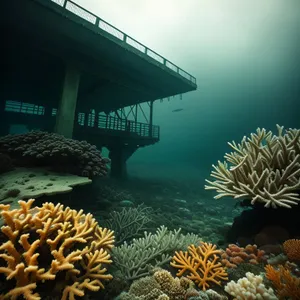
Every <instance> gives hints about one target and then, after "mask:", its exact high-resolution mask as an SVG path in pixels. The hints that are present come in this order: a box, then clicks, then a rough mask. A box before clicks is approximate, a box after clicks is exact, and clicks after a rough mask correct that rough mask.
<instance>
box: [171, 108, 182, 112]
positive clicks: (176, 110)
mask: <svg viewBox="0 0 300 300" xmlns="http://www.w3.org/2000/svg"><path fill="white" fill-rule="evenodd" d="M182 110H183V108H176V109H174V110H172V112H179V111H182Z"/></svg>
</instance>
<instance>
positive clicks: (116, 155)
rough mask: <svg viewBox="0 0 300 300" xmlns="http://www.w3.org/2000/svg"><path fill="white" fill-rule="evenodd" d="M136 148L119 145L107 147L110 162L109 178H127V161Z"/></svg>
mask: <svg viewBox="0 0 300 300" xmlns="http://www.w3.org/2000/svg"><path fill="white" fill-rule="evenodd" d="M136 149H137V147H136V146H129V145H120V146H114V147H109V159H110V160H111V169H110V176H111V177H114V178H119V179H126V178H127V164H126V162H127V160H128V158H129V157H130V156H131V155H132V154H133V153H134V152H135V151H136Z"/></svg>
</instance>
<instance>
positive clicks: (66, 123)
mask: <svg viewBox="0 0 300 300" xmlns="http://www.w3.org/2000/svg"><path fill="white" fill-rule="evenodd" d="M79 83H80V72H79V70H78V69H76V68H75V67H74V66H71V65H67V67H66V73H65V79H64V85H63V91H62V97H61V100H60V104H59V107H58V110H57V116H56V125H55V132H56V133H58V134H61V135H63V136H65V137H66V138H72V136H73V128H74V120H75V111H76V103H77V94H78V87H79Z"/></svg>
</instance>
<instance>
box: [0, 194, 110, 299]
mask: <svg viewBox="0 0 300 300" xmlns="http://www.w3.org/2000/svg"><path fill="white" fill-rule="evenodd" d="M33 202H34V199H30V200H28V201H27V202H25V201H22V200H21V201H19V205H20V208H17V209H13V210H11V209H10V205H0V210H1V216H2V218H3V221H4V226H2V227H1V231H2V233H3V234H4V235H5V236H6V237H7V241H6V242H4V243H3V244H2V245H1V246H0V258H2V259H3V260H4V261H5V262H6V264H7V265H6V266H5V267H0V273H2V274H4V275H5V276H6V279H7V280H14V281H15V288H13V289H11V290H10V291H9V292H7V293H6V294H3V295H0V298H1V299H2V298H3V299H12V300H14V299H17V298H18V296H20V295H23V297H24V298H25V299H27V300H38V299H41V297H40V295H39V294H38V293H35V292H34V290H35V289H36V288H37V285H38V284H42V283H43V282H44V281H46V280H55V279H56V276H57V274H58V273H60V274H63V276H64V277H65V279H64V281H63V286H60V285H61V280H60V282H56V286H55V288H56V289H58V290H59V291H60V292H61V294H62V298H61V299H62V300H65V299H70V300H72V299H75V296H79V297H82V296H84V291H85V289H88V290H91V291H98V290H99V289H100V288H104V286H103V283H102V281H103V280H108V279H112V276H111V275H109V274H105V273H106V271H107V270H106V268H105V267H104V266H103V264H110V263H111V262H112V261H111V260H110V254H109V252H108V251H109V250H110V249H111V248H112V247H113V243H114V235H113V231H110V230H108V229H106V228H101V227H99V226H98V223H97V222H96V220H95V219H94V218H93V216H92V215H91V214H84V213H83V211H82V210H80V211H76V210H73V209H71V208H69V207H66V208H64V206H63V205H61V204H57V205H54V204H53V203H44V204H43V205H42V206H41V207H33V208H32V207H31V206H32V204H33ZM45 262H49V263H48V264H45ZM41 265H42V266H41ZM60 278H61V276H60Z"/></svg>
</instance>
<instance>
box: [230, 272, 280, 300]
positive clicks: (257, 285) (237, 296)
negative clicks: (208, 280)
mask: <svg viewBox="0 0 300 300" xmlns="http://www.w3.org/2000/svg"><path fill="white" fill-rule="evenodd" d="M225 291H226V292H227V293H228V294H230V295H231V296H233V297H234V298H233V299H234V300H256V299H262V300H277V299H278V298H277V297H276V295H275V294H274V291H273V289H272V288H269V289H267V288H266V286H265V285H264V284H263V277H262V276H255V275H254V274H252V273H250V272H247V273H246V277H243V278H241V279H239V280H238V281H237V282H235V281H230V282H228V283H227V284H226V286H225Z"/></svg>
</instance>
